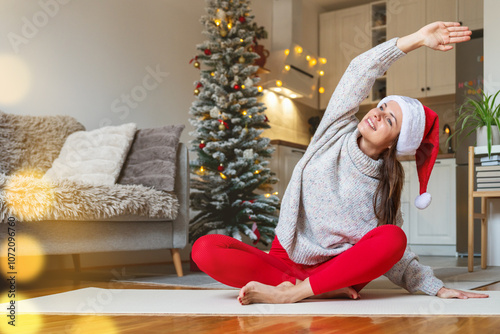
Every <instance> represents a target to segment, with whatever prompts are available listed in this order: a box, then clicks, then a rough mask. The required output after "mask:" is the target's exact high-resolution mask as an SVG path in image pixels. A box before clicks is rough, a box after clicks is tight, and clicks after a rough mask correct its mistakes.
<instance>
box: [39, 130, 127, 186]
mask: <svg viewBox="0 0 500 334" xmlns="http://www.w3.org/2000/svg"><path fill="white" fill-rule="evenodd" d="M136 130H137V126H136V125H135V124H134V123H128V124H123V125H119V126H106V127H103V128H100V129H96V130H93V131H78V132H75V133H73V134H71V135H69V136H68V138H67V139H66V141H65V142H64V145H63V147H62V149H61V152H60V153H59V157H58V158H57V159H56V160H54V162H53V163H52V167H51V168H50V169H49V170H48V171H47V173H46V174H45V177H46V178H49V179H52V180H55V179H70V180H73V181H81V182H85V183H91V184H108V185H110V184H114V183H115V182H116V180H117V179H118V176H119V175H120V170H121V168H122V166H123V163H124V162H125V158H126V156H127V153H128V150H129V149H130V145H131V144H132V141H133V139H134V135H135V132H136Z"/></svg>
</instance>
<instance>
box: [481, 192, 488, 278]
mask: <svg viewBox="0 0 500 334" xmlns="http://www.w3.org/2000/svg"><path fill="white" fill-rule="evenodd" d="M487 200H488V199H487V198H485V197H482V198H481V213H482V214H484V217H483V218H482V219H481V268H482V269H486V260H487V256H488V207H487V204H488V201H487Z"/></svg>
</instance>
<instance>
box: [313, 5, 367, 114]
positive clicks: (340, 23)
mask: <svg viewBox="0 0 500 334" xmlns="http://www.w3.org/2000/svg"><path fill="white" fill-rule="evenodd" d="M370 10H371V9H370V5H369V4H368V5H362V6H356V7H351V8H347V9H342V10H337V11H333V12H328V13H323V14H320V17H319V38H320V42H319V54H320V56H321V57H324V58H326V59H327V63H326V64H325V66H326V67H325V75H324V76H322V77H320V86H321V87H323V88H324V89H325V92H324V93H323V94H320V109H326V107H327V106H328V102H329V101H330V97H331V96H332V94H333V91H334V90H335V87H337V84H338V82H339V81H340V78H341V77H342V75H343V74H344V72H345V70H346V69H347V66H349V63H350V62H351V60H352V59H353V58H354V57H356V56H357V55H359V54H361V53H363V52H365V51H367V50H369V49H370V48H371V46H372V36H371V25H370V23H371V19H370Z"/></svg>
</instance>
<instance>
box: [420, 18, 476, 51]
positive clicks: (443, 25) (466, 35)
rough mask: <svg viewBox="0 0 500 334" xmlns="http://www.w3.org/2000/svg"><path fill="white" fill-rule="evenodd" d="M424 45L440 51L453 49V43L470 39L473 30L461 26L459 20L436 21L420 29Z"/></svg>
mask: <svg viewBox="0 0 500 334" xmlns="http://www.w3.org/2000/svg"><path fill="white" fill-rule="evenodd" d="M418 34H420V35H421V38H422V41H423V45H425V46H427V47H429V48H431V49H434V50H440V51H448V50H451V49H453V46H452V45H451V44H455V43H461V42H466V41H468V40H470V35H471V34H472V32H471V31H470V30H469V28H468V27H462V26H460V23H458V22H434V23H431V24H428V25H426V26H425V27H423V28H421V29H420V30H419V31H418Z"/></svg>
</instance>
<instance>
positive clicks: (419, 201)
mask: <svg viewBox="0 0 500 334" xmlns="http://www.w3.org/2000/svg"><path fill="white" fill-rule="evenodd" d="M431 201H432V196H431V194H429V193H423V194H422V195H418V196H417V198H415V206H416V207H417V208H419V209H420V210H423V209H425V208H426V207H428V206H429V204H431Z"/></svg>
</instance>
